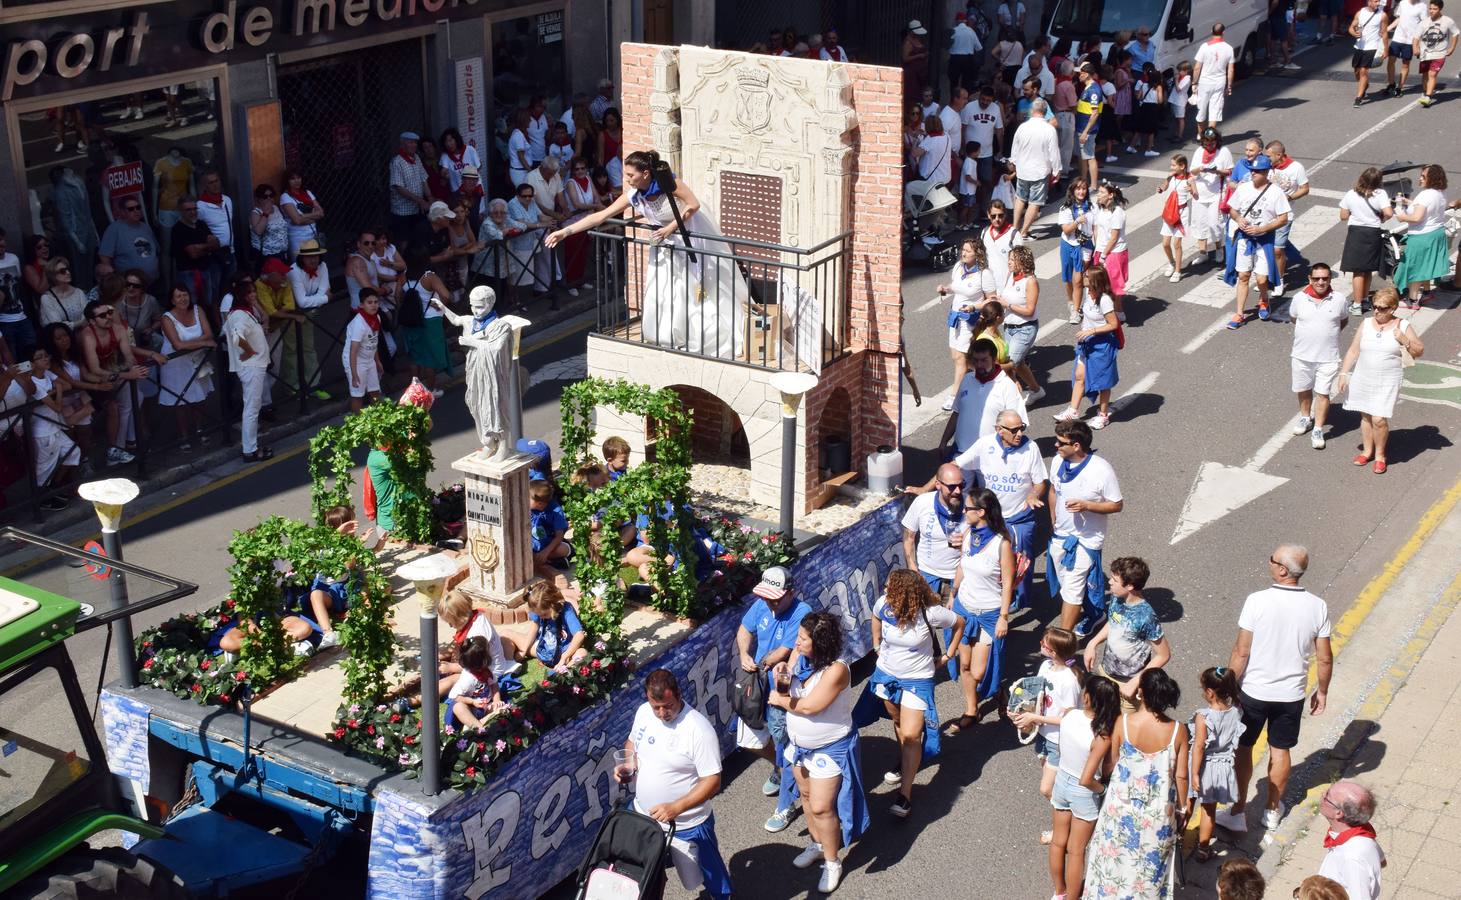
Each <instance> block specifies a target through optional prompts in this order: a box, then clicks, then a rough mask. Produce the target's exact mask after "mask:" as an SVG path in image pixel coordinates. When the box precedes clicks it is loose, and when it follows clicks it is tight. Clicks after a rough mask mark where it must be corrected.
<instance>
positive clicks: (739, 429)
mask: <svg viewBox="0 0 1461 900" xmlns="http://www.w3.org/2000/svg"><path fill="white" fill-rule="evenodd" d="M670 389H671V390H673V391H674V392H675V393H676V394H678V395H679V396H680V400H681V402H682V403H683V404H684V406H685V411H686V412H688V413H689V414H690V418H691V421H692V422H693V424H692V426H691V428H690V447H691V450H692V451H693V452H694V458H695V459H696V460H697V461H699V460H703V459H714V460H717V461H719V462H724V463H726V464H728V465H733V466H736V467H737V468H741V469H750V468H751V447H750V444H749V442H747V440H746V429H745V426H743V425H742V424H741V417H740V416H739V415H737V414H736V411H735V410H734V409H732V408H731V407H730V405H729V404H727V403H726V402H725V401H724V400H722V399H720V398H719V397H717V396H716V395H715V394H712V393H711V392H710V391H707V390H705V389H704V388H700V387H694V386H692V385H686V384H672V385H670Z"/></svg>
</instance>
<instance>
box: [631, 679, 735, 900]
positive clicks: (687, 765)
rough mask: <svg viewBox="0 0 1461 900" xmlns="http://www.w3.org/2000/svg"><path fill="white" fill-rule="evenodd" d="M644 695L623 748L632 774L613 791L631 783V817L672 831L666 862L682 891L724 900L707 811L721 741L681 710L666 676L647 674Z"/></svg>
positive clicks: (726, 892)
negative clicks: (647, 819) (640, 817)
mask: <svg viewBox="0 0 1461 900" xmlns="http://www.w3.org/2000/svg"><path fill="white" fill-rule="evenodd" d="M644 694H645V702H644V703H641V704H640V705H639V709H638V710H637V711H635V713H634V723H633V724H632V725H631V726H630V727H629V737H628V739H626V740H625V741H624V749H625V750H627V751H629V752H630V753H632V754H634V766H633V767H632V769H633V774H632V776H631V774H630V773H629V772H626V771H625V770H623V769H615V771H614V778H615V779H617V780H618V781H620V783H623V782H624V781H625V780H626V779H627V778H629V777H632V778H633V780H634V809H635V810H636V811H637V812H641V813H643V814H645V815H647V816H649V817H650V818H652V819H654V820H655V821H656V822H659V823H661V824H662V825H665V824H668V823H670V822H674V823H675V837H674V840H673V841H672V842H671V843H670V858H671V860H672V861H673V862H674V864H675V871H676V872H678V873H679V875H680V883H681V884H683V885H684V886H685V889H686V890H688V891H692V892H693V891H696V890H698V889H699V888H700V887H702V886H703V887H704V888H705V890H706V892H708V893H709V894H710V896H711V897H713V898H715V900H729V898H730V895H731V879H730V872H728V871H726V867H725V861H724V860H723V859H721V856H720V844H719V843H718V842H717V841H716V838H715V814H714V813H713V812H712V811H711V808H710V800H711V798H712V797H714V796H715V795H716V794H718V793H720V738H719V736H718V735H716V733H715V726H713V725H711V724H710V720H709V719H707V718H705V715H704V714H703V713H701V712H700V711H699V710H698V709H695V708H694V707H692V706H689V705H687V704H686V703H685V701H684V698H683V697H682V696H681V694H680V683H679V682H678V681H677V680H676V679H675V676H674V674H673V673H672V672H670V671H669V670H668V669H655V670H654V671H653V672H650V673H649V676H648V677H647V678H645V680H644Z"/></svg>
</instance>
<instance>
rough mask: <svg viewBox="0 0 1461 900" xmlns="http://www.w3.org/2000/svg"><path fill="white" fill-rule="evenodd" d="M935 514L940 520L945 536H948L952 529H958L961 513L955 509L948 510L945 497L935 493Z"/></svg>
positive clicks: (939, 523) (940, 526)
mask: <svg viewBox="0 0 1461 900" xmlns="http://www.w3.org/2000/svg"><path fill="white" fill-rule="evenodd" d="M933 514H934V517H935V518H936V519H937V520H938V527H939V529H940V530H941V531H943V533H944V537H948V536H949V532H950V531H956V530H958V528H959V515H960V514H959V513H956V512H953V511H946V510H945V507H944V503H943V498H941V497H939V495H938V494H934V495H933ZM950 526H952V527H950Z"/></svg>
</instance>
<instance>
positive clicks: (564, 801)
mask: <svg viewBox="0 0 1461 900" xmlns="http://www.w3.org/2000/svg"><path fill="white" fill-rule="evenodd" d="M902 510H903V504H902V502H901V501H900V500H892V501H890V502H888V503H887V504H885V505H883V506H882V507H880V508H879V509H878V510H877V511H875V512H873V513H872V514H870V515H868V516H866V517H864V518H863V519H861V520H859V521H858V522H857V523H856V524H855V525H852V526H851V527H849V528H847V529H845V530H843V531H841V532H839V533H838V534H836V535H834V536H833V537H831V538H830V539H828V540H827V541H825V542H823V543H821V544H819V545H817V546H816V547H814V548H812V549H811V550H810V551H808V552H807V553H806V554H805V555H804V556H803V557H802V558H801V559H800V560H799V561H798V562H797V564H796V565H795V566H794V567H793V570H792V575H793V577H794V579H795V581H796V588H797V590H798V592H800V593H801V595H802V597H803V598H804V599H806V600H807V602H809V603H810V604H811V605H812V606H813V607H816V608H821V609H828V610H831V611H833V612H835V613H837V614H838V615H839V616H840V617H841V618H842V621H843V625H844V628H845V629H846V632H847V636H848V648H849V653H848V655H849V656H852V657H860V656H862V655H864V654H866V653H867V652H868V651H869V650H870V649H871V647H870V644H871V625H870V624H869V623H870V620H871V615H872V606H873V603H874V602H875V601H876V600H877V598H878V596H879V595H880V594H881V593H882V589H883V585H884V583H885V582H886V581H887V577H888V572H889V571H891V570H892V569H893V568H895V567H897V566H899V565H902V559H903V551H902V532H901V528H900V526H899V524H898V520H899V518H900V517H901V515H902ZM743 612H744V606H741V607H738V608H732V609H725V610H722V611H721V612H720V613H718V614H717V615H715V616H713V617H712V618H711V619H710V620H709V621H708V622H706V623H705V624H704V625H702V626H700V627H699V628H696V629H695V630H694V631H693V632H691V633H690V635H689V636H688V637H687V638H686V639H685V640H684V641H683V642H682V643H680V644H677V645H676V646H674V647H672V648H671V649H670V650H668V651H667V652H666V653H665V654H664V655H663V656H661V657H659V658H658V659H655V660H652V661H650V662H649V663H648V664H646V665H645V666H644V667H643V668H642V669H641V670H640V671H639V672H638V673H637V674H636V675H635V677H633V678H631V679H630V680H629V682H628V683H627V684H626V685H625V686H624V688H623V689H622V690H620V691H618V692H617V693H615V694H614V696H613V697H611V698H609V699H608V700H607V701H605V702H603V703H601V704H599V705H597V706H595V707H593V708H591V709H589V710H586V711H584V713H583V714H582V715H581V716H580V717H579V718H578V719H577V720H575V721H573V722H570V723H568V724H566V725H562V726H560V727H558V728H556V729H554V730H553V731H551V732H549V733H548V734H547V735H546V736H544V738H543V739H542V740H541V741H539V742H538V744H537V745H536V746H534V747H533V748H532V750H530V751H529V752H527V753H524V754H522V755H520V756H518V757H517V758H516V759H514V760H513V762H512V763H511V764H510V765H509V766H508V767H507V768H506V769H504V770H503V772H502V773H501V774H500V775H499V776H498V778H496V779H494V780H493V782H492V783H491V784H489V785H487V786H486V787H484V788H482V789H481V790H478V791H475V792H473V793H471V794H464V795H462V796H461V797H460V798H459V799H458V800H456V801H455V802H452V803H450V804H448V805H447V806H445V807H443V808H440V809H437V810H435V811H434V812H432V811H429V810H428V809H427V808H426V807H424V806H423V805H421V804H420V803H419V802H417V800H416V798H414V797H412V796H410V795H407V794H399V793H395V792H392V791H382V792H381V793H380V794H379V795H377V797H376V812H375V826H374V831H373V833H372V835H371V853H370V885H369V891H368V895H369V897H371V898H374V900H408V898H410V900H414V898H420V900H436V898H444V897H463V896H465V897H471V898H476V897H487V898H509V897H512V898H519V897H535V896H538V895H539V894H541V893H543V892H545V891H547V890H549V889H550V888H552V887H553V886H554V885H555V884H557V883H558V882H559V881H561V880H562V879H563V878H564V877H566V876H567V875H569V874H570V873H571V872H572V871H573V870H574V869H575V868H576V867H577V866H578V864H579V862H580V861H581V860H582V859H583V857H584V855H585V854H586V853H587V852H588V848H589V845H590V843H591V842H592V841H593V838H594V835H595V833H596V832H597V830H598V826H599V823H600V821H601V820H602V819H603V817H604V815H605V814H606V813H607V812H608V811H609V809H610V808H611V803H612V801H613V798H614V795H615V792H616V788H615V787H614V784H613V778H612V772H613V767H614V754H613V751H614V750H615V749H618V748H619V747H622V746H623V744H624V738H625V736H626V735H628V733H629V725H630V723H631V722H632V721H633V719H634V713H635V710H637V709H638V707H639V704H640V703H642V702H643V701H644V678H645V676H646V674H647V673H648V671H650V670H652V669H657V668H665V669H669V670H670V671H672V672H674V673H675V674H676V675H677V676H678V677H679V679H680V683H681V685H682V687H683V689H684V691H685V701H686V702H687V703H690V704H692V705H694V706H695V708H697V709H699V710H700V711H701V712H702V713H704V714H705V715H706V717H707V718H709V719H710V721H711V722H712V723H713V724H714V725H715V726H716V728H717V730H718V731H719V732H720V733H721V735H722V738H721V750H722V752H724V753H729V752H730V751H731V750H732V749H734V741H733V737H732V732H733V728H732V718H733V713H732V712H731V707H730V687H731V681H732V679H733V678H734V674H735V666H736V656H735V652H734V646H735V633H736V628H737V627H738V626H739V624H740V619H741V615H742V613H743Z"/></svg>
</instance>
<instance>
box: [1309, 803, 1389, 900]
mask: <svg viewBox="0 0 1461 900" xmlns="http://www.w3.org/2000/svg"><path fill="white" fill-rule="evenodd" d="M1319 814H1320V815H1322V816H1323V817H1324V820H1325V821H1326V822H1328V823H1329V833H1328V834H1326V835H1325V836H1324V847H1325V850H1326V851H1327V852H1326V853H1325V854H1324V861H1323V862H1322V863H1320V864H1319V874H1320V875H1323V876H1324V877H1325V878H1332V879H1333V880H1335V881H1337V882H1339V883H1340V884H1341V885H1343V886H1344V889H1345V891H1347V892H1348V893H1349V898H1350V900H1380V870H1381V869H1383V868H1385V851H1383V850H1381V849H1380V843H1379V841H1377V840H1376V839H1375V827H1374V826H1373V825H1371V824H1370V820H1371V819H1372V818H1374V816H1375V795H1374V794H1371V793H1370V790H1369V788H1367V787H1365V786H1364V785H1362V784H1360V783H1359V782H1357V781H1336V782H1334V784H1331V785H1330V786H1329V790H1327V791H1325V792H1324V798H1323V799H1322V800H1320V801H1319Z"/></svg>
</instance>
